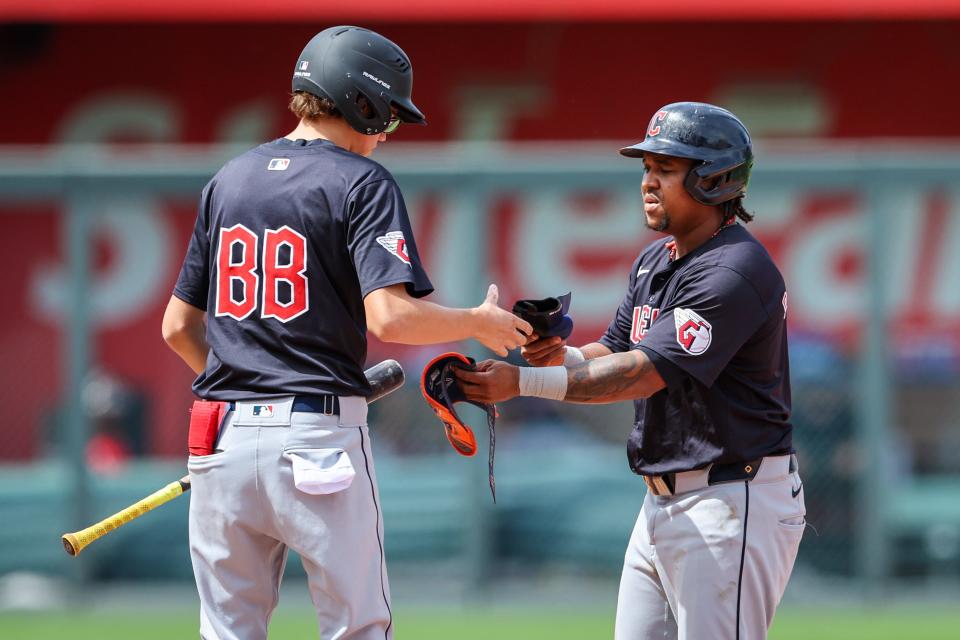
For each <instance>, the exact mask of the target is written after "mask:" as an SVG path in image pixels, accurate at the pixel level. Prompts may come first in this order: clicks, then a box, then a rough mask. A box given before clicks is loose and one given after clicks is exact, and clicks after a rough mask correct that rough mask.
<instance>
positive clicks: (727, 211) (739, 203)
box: [720, 196, 753, 224]
mask: <svg viewBox="0 0 960 640" xmlns="http://www.w3.org/2000/svg"><path fill="white" fill-rule="evenodd" d="M720 210H721V211H723V222H724V224H726V223H727V222H730V221H731V220H733V219H734V218H740V219H741V220H743V221H744V222H750V221H751V220H753V214H752V213H748V212H747V210H746V209H744V208H743V196H739V197H737V198H734V199H733V200H727V201H726V202H724V203H723V204H721V205H720Z"/></svg>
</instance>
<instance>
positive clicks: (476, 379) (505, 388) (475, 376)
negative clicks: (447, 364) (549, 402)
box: [453, 360, 520, 404]
mask: <svg viewBox="0 0 960 640" xmlns="http://www.w3.org/2000/svg"><path fill="white" fill-rule="evenodd" d="M453 371H454V374H455V375H456V376H457V379H458V380H459V381H460V388H461V389H463V393H464V394H465V395H466V396H467V398H468V399H469V400H473V401H475V402H484V403H490V404H493V403H497V402H502V401H504V400H509V399H510V398H516V397H517V396H518V395H520V370H519V369H518V368H517V367H515V366H513V365H512V364H507V363H506V362H500V361H499V360H484V361H483V362H479V363H477V368H476V371H467V370H466V369H454V370H453Z"/></svg>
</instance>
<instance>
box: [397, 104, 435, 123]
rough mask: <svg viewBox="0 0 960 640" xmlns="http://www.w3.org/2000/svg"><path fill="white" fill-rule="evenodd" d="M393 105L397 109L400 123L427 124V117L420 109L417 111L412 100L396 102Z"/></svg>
mask: <svg viewBox="0 0 960 640" xmlns="http://www.w3.org/2000/svg"><path fill="white" fill-rule="evenodd" d="M391 104H393V106H395V107H396V108H397V115H398V116H399V117H400V122H403V123H405V124H419V125H425V124H427V117H426V116H425V115H423V112H421V111H420V109H417V107H416V105H415V104H413V101H412V100H394V101H393V102H392V103H391Z"/></svg>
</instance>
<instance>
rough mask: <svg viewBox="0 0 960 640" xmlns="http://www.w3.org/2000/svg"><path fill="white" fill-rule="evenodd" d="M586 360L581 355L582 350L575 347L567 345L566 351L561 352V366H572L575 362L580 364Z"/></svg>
mask: <svg viewBox="0 0 960 640" xmlns="http://www.w3.org/2000/svg"><path fill="white" fill-rule="evenodd" d="M584 360H586V358H584V357H583V351H580V349H577V348H576V347H567V350H566V352H565V353H564V354H563V366H565V367H572V366H573V365H575V364H580V363H581V362H583V361H584Z"/></svg>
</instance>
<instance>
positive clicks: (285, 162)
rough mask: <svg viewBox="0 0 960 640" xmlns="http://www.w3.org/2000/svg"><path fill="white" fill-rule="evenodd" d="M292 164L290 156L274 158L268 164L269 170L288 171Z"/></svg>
mask: <svg viewBox="0 0 960 640" xmlns="http://www.w3.org/2000/svg"><path fill="white" fill-rule="evenodd" d="M289 166H290V158H272V159H271V160H270V164H268V165H267V170H268V171H286V170H287V167H289Z"/></svg>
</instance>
